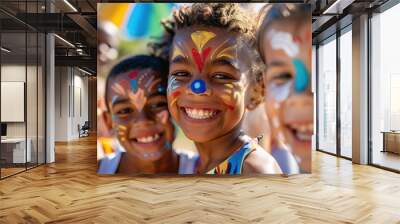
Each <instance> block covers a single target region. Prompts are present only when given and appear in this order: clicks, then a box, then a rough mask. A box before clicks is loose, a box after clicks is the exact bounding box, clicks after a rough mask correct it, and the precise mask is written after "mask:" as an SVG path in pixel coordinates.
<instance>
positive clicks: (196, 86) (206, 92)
mask: <svg viewBox="0 0 400 224" xmlns="http://www.w3.org/2000/svg"><path fill="white" fill-rule="evenodd" d="M186 93H187V94H189V95H199V96H211V89H210V88H209V87H208V85H207V83H206V81H204V80H203V79H195V80H193V81H192V82H191V83H189V85H188V86H187V87H186Z"/></svg>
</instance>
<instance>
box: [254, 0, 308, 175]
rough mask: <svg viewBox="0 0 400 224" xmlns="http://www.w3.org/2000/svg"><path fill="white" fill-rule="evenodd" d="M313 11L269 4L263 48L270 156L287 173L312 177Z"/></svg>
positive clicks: (262, 31)
mask: <svg viewBox="0 0 400 224" xmlns="http://www.w3.org/2000/svg"><path fill="white" fill-rule="evenodd" d="M310 21H311V9H310V7H309V6H308V5H305V4H273V5H266V6H265V7H264V8H263V9H262V10H261V12H260V20H259V29H258V35H257V40H258V48H259V52H260V54H261V56H262V59H263V61H264V63H265V64H266V70H265V73H264V84H265V99H266V102H265V105H266V112H267V115H268V118H269V119H270V123H271V131H272V147H271V148H272V149H271V154H272V155H273V156H274V158H275V159H276V160H277V161H278V163H279V164H280V166H281V168H282V170H283V172H284V173H288V174H293V173H299V172H306V173H309V172H311V138H312V134H313V95H312V92H311V76H310V70H311V51H312V50H311V23H310Z"/></svg>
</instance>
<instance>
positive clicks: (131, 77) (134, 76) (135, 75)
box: [128, 70, 139, 79]
mask: <svg viewBox="0 0 400 224" xmlns="http://www.w3.org/2000/svg"><path fill="white" fill-rule="evenodd" d="M138 73H139V70H133V71H131V72H130V73H129V75H128V77H129V78H130V79H136V77H137V75H138Z"/></svg>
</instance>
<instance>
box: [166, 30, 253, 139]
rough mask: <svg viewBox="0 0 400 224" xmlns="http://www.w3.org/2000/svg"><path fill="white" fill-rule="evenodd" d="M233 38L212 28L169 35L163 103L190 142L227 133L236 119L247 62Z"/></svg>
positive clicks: (239, 115)
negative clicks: (167, 70)
mask: <svg viewBox="0 0 400 224" xmlns="http://www.w3.org/2000/svg"><path fill="white" fill-rule="evenodd" d="M239 42H240V40H239V38H238V37H237V35H235V34H233V33H227V32H226V31H225V30H223V29H220V28H214V27H213V28H211V27H195V26H194V27H190V28H185V29H182V30H180V32H179V33H178V34H177V35H176V36H175V37H174V42H173V52H172V54H171V58H170V76H169V83H168V93H167V96H168V104H169V109H170V112H171V115H172V116H173V117H174V118H175V120H176V121H177V123H178V124H179V125H180V126H181V127H182V129H183V130H184V132H185V134H186V135H187V136H188V137H189V138H190V139H192V140H194V141H195V142H206V141H210V140H213V139H215V138H217V137H219V136H222V135H224V134H227V133H228V132H229V131H231V130H232V129H233V128H234V127H236V126H238V124H239V123H240V122H241V119H242V116H243V113H244V111H245V95H246V93H245V90H246V88H247V85H248V82H249V81H248V78H247V77H246V75H247V74H246V73H247V71H248V70H249V66H246V63H245V62H244V60H248V59H246V56H245V55H246V53H245V52H242V50H240V47H239V46H238V45H239V44H238V43H239ZM246 62H247V61H246Z"/></svg>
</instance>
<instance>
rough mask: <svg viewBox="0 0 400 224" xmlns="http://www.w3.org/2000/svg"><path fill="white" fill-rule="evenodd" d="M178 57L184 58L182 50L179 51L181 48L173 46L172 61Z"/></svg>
mask: <svg viewBox="0 0 400 224" xmlns="http://www.w3.org/2000/svg"><path fill="white" fill-rule="evenodd" d="M178 56H181V57H184V58H185V57H186V56H185V55H184V54H183V52H182V50H181V48H180V47H179V46H176V45H175V46H174V50H173V52H172V57H171V58H172V60H174V59H175V58H176V57H178Z"/></svg>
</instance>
